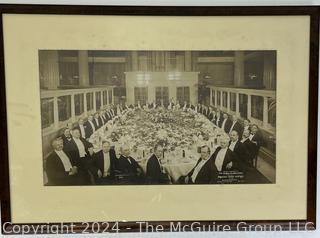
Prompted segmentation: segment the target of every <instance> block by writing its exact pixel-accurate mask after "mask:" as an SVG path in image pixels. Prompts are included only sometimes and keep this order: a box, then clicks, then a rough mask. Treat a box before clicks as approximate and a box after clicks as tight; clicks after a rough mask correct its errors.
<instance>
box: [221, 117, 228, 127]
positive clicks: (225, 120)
mask: <svg viewBox="0 0 320 238" xmlns="http://www.w3.org/2000/svg"><path fill="white" fill-rule="evenodd" d="M226 122H227V119H224V120H223V122H222V125H221V128H222V129H223V130H224V127H225V125H226Z"/></svg>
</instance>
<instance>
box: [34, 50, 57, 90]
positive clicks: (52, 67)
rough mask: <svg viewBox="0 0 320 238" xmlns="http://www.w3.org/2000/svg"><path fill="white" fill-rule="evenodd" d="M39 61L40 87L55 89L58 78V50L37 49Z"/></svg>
mask: <svg viewBox="0 0 320 238" xmlns="http://www.w3.org/2000/svg"><path fill="white" fill-rule="evenodd" d="M39 63H40V65H39V69H40V75H39V76H40V86H41V88H45V89H49V90H50V89H57V88H58V86H59V80H60V76H59V55H58V51H56V50H45V51H39Z"/></svg>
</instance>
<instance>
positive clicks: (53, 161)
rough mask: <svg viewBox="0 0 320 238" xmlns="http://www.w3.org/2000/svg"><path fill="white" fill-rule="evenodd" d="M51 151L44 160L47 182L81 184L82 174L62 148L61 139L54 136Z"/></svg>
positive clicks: (53, 183) (51, 183) (60, 184)
mask: <svg viewBox="0 0 320 238" xmlns="http://www.w3.org/2000/svg"><path fill="white" fill-rule="evenodd" d="M51 145H52V147H53V149H54V150H53V152H52V153H51V154H50V155H49V157H48V158H47V160H46V166H45V167H46V173H47V176H48V180H49V184H48V185H54V186H62V185H81V184H83V183H84V179H85V178H84V176H83V175H82V174H81V173H80V171H79V170H78V167H77V165H76V164H75V163H74V161H73V160H72V157H71V156H70V155H69V154H68V153H66V152H65V151H64V150H63V141H62V139H61V138H56V139H54V140H53V141H52V144H51Z"/></svg>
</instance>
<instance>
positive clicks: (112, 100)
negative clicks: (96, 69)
mask: <svg viewBox="0 0 320 238" xmlns="http://www.w3.org/2000/svg"><path fill="white" fill-rule="evenodd" d="M111 95H112V97H111V103H112V104H113V103H114V88H112V89H111Z"/></svg>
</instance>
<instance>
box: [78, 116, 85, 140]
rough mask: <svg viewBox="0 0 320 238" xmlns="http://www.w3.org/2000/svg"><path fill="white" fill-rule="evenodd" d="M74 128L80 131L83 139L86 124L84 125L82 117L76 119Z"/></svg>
mask: <svg viewBox="0 0 320 238" xmlns="http://www.w3.org/2000/svg"><path fill="white" fill-rule="evenodd" d="M76 128H77V129H78V130H79V131H80V135H81V137H82V138H83V139H87V137H86V128H87V126H85V125H84V121H83V119H82V118H80V119H79V120H78V126H76Z"/></svg>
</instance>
